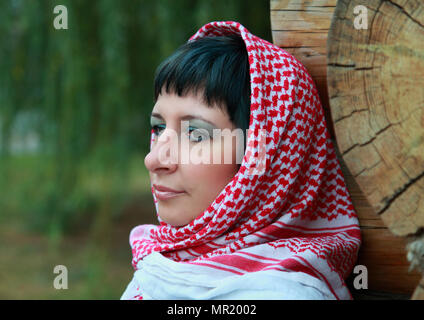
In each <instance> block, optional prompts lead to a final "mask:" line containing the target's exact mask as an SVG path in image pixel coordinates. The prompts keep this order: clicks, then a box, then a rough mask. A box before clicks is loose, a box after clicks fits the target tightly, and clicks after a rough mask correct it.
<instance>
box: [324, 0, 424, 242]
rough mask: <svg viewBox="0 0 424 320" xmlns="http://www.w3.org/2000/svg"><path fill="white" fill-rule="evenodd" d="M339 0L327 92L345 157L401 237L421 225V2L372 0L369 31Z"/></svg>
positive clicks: (356, 0) (423, 148)
mask: <svg viewBox="0 0 424 320" xmlns="http://www.w3.org/2000/svg"><path fill="white" fill-rule="evenodd" d="M362 3H363V1H360V0H352V1H347V0H343V1H339V2H338V4H337V8H336V10H335V12H334V18H333V23H332V26H331V28H330V32H329V38H328V90H329V94H330V101H331V103H330V105H331V113H332V116H333V120H334V129H335V132H336V136H337V142H338V146H339V149H340V152H341V153H342V155H343V159H344V160H345V161H346V164H347V166H348V167H349V169H350V170H351V171H352V174H353V176H354V177H355V179H356V181H357V182H358V184H359V186H360V187H361V189H362V190H363V191H364V193H365V195H366V197H367V199H368V200H369V202H370V204H371V206H373V208H374V209H375V211H376V212H377V213H378V214H380V216H381V217H382V219H383V221H384V222H385V224H386V225H387V226H388V227H389V228H390V230H391V231H392V232H393V233H395V234H396V235H400V236H407V235H412V234H415V233H417V231H419V230H420V228H424V3H423V2H422V1H420V0H409V1H404V0H393V1H382V0H373V1H368V2H367V12H368V13H367V14H368V21H369V22H368V29H365V30H363V29H361V30H357V29H356V28H355V27H354V19H355V15H354V14H353V12H354V8H355V6H357V5H360V4H362Z"/></svg>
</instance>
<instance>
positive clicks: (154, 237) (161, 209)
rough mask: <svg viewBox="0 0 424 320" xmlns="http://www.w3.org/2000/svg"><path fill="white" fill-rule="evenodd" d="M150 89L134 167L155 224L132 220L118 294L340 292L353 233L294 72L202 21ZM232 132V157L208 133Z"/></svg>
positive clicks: (319, 120) (250, 42) (291, 64)
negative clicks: (127, 274)
mask: <svg viewBox="0 0 424 320" xmlns="http://www.w3.org/2000/svg"><path fill="white" fill-rule="evenodd" d="M155 98H156V104H155V106H154V108H153V110H152V117H151V122H152V137H151V150H150V153H149V154H148V155H147V156H146V158H145V165H146V167H147V169H148V170H149V172H150V179H151V184H152V193H153V198H154V201H155V205H156V210H157V215H158V219H159V222H160V225H158V226H153V225H142V226H138V227H136V228H134V229H133V230H132V232H131V234H130V244H131V247H132V253H133V261H132V263H133V267H134V268H135V273H134V277H133V279H132V281H131V282H130V284H129V285H128V287H127V289H126V290H125V292H124V294H123V296H122V299H143V298H144V299H350V298H351V295H350V293H349V290H348V289H347V287H346V284H345V282H344V279H345V278H346V277H347V276H348V275H349V274H350V272H351V270H352V268H353V265H354V263H355V260H356V257H357V252H358V249H359V246H360V230H359V226H358V220H357V216H356V213H355V211H354V208H353V206H352V203H351V199H350V197H349V194H348V192H347V189H346V186H345V183H344V179H343V176H342V172H341V170H340V166H339V164H338V161H337V159H336V155H335V151H334V147H333V144H332V142H331V140H330V138H329V135H328V131H327V129H326V125H325V119H324V116H323V110H322V107H321V103H320V100H319V97H318V93H317V91H316V88H315V85H314V83H313V81H312V79H311V77H310V75H309V74H308V72H307V71H306V69H305V68H304V67H303V66H302V65H301V64H300V63H299V62H298V61H297V60H296V59H295V58H294V57H292V56H291V55H290V54H288V53H287V52H285V51H284V50H282V49H280V48H278V47H276V46H274V45H273V44H271V43H269V42H267V41H265V40H263V39H260V38H258V37H256V36H254V35H253V34H251V33H250V32H249V31H248V30H247V29H246V28H244V27H243V26H242V25H240V24H239V23H237V22H232V21H227V22H211V23H208V24H206V25H205V26H203V27H202V28H201V29H200V30H199V31H198V32H197V33H196V34H194V35H193V36H192V37H191V38H190V40H189V41H188V43H187V44H185V45H184V46H183V47H181V48H180V49H179V50H178V51H177V52H176V53H175V54H174V55H172V56H171V57H170V58H169V59H167V60H166V61H165V62H164V63H162V64H161V66H159V68H158V71H157V74H156V79H155ZM184 121H188V123H187V122H184ZM183 123H184V124H185V125H183ZM236 129H238V130H241V131H242V132H246V129H248V130H249V131H247V132H248V133H249V134H248V135H247V137H246V135H245V137H246V138H245V139H246V140H245V141H246V146H245V153H244V155H243V157H242V161H241V163H238V162H239V161H237V160H238V157H237V150H238V148H240V143H235V144H234V143H233V144H229V143H227V144H225V143H224V145H223V144H222V143H221V142H222V141H223V140H224V136H225V135H224V134H223V132H224V131H226V132H228V131H231V130H232V131H234V130H236ZM216 132H217V134H215V133H216ZM264 133H265V134H264ZM231 140H232V141H233V140H236V139H235V138H234V136H233V139H231ZM233 142H234V141H233ZM236 142H237V141H236ZM184 143H186V147H187V148H186V149H184V150H185V152H181V151H184V150H183V149H182V145H183V144H184ZM177 145H178V147H177ZM199 146H202V147H201V148H200V147H199ZM196 148H198V150H201V152H192V151H193V150H195V149H196ZM175 150H178V151H179V152H175ZM196 151H197V150H196ZM209 151H210V153H209ZM187 153H189V155H190V156H189V157H188V158H189V161H186V162H184V161H183V159H184V158H187ZM192 154H193V155H199V158H200V159H201V160H207V159H209V160H210V159H211V158H213V157H215V158H213V159H221V160H222V158H224V157H225V155H230V158H231V161H227V162H224V163H223V162H222V161H221V162H220V163H219V161H218V163H217V162H216V161H212V162H210V163H208V161H200V162H199V161H197V162H196V161H192V160H193V159H191V155H192ZM200 154H201V155H200ZM194 158H195V157H194ZM186 160H187V159H186ZM197 160H199V159H197Z"/></svg>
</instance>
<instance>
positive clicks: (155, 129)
mask: <svg viewBox="0 0 424 320" xmlns="http://www.w3.org/2000/svg"><path fill="white" fill-rule="evenodd" d="M150 128H151V129H152V130H153V133H154V134H155V135H156V136H159V135H160V133H161V132H162V131H163V130H164V129H165V125H164V124H159V125H153V126H150Z"/></svg>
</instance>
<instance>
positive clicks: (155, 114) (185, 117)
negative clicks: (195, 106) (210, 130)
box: [150, 112, 218, 127]
mask: <svg viewBox="0 0 424 320" xmlns="http://www.w3.org/2000/svg"><path fill="white" fill-rule="evenodd" d="M150 117H156V118H160V119H162V120H165V119H164V118H163V117H162V116H161V115H160V113H157V112H152V113H151V114H150ZM180 119H181V120H192V119H199V120H202V121H204V122H207V123H209V124H210V125H212V126H214V127H218V126H217V125H216V124H214V123H213V122H211V121H209V120H206V119H205V118H203V117H201V116H193V115H190V114H188V115H185V116H182V117H181V118H180Z"/></svg>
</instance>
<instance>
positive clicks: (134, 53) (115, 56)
mask: <svg viewBox="0 0 424 320" xmlns="http://www.w3.org/2000/svg"><path fill="white" fill-rule="evenodd" d="M56 5H65V6H66V7H67V9H68V27H69V28H68V30H56V29H54V27H53V19H54V17H55V15H54V14H53V8H54V7H55V6H56ZM214 20H235V21H239V22H241V23H242V24H243V25H245V26H246V27H247V28H248V29H249V30H250V31H251V32H253V33H255V34H257V35H258V36H260V37H262V38H264V39H266V40H268V41H271V34H270V25H269V1H258V0H232V1H228V0H215V1H206V0H205V1H200V0H199V1H195V0H177V1H176V0H154V1H153V0H151V1H147V0H125V1H116V0H94V1H86V0H60V1H59V0H40V1H33V0H3V1H1V2H0V39H2V40H1V43H0V190H1V192H0V215H1V216H2V217H0V220H2V219H6V218H5V217H7V216H14V217H17V218H19V219H21V220H22V223H23V224H25V225H27V226H28V227H29V228H31V229H35V230H38V231H41V232H44V233H47V234H50V235H51V237H52V238H55V237H57V236H58V235H60V234H62V233H63V232H65V231H67V230H70V229H72V228H74V227H75V226H77V225H80V226H81V225H84V224H89V222H90V221H96V219H100V218H99V217H103V218H102V219H106V220H107V217H113V216H114V215H118V214H119V212H120V210H121V209H122V208H123V206H124V205H125V203H126V202H127V201H128V199H130V197H131V196H133V195H134V194H137V193H138V192H142V191H147V192H149V191H148V187H149V186H148V176H147V174H146V171H145V168H144V164H143V157H144V156H143V154H145V153H146V152H147V150H148V147H149V137H150V130H149V123H148V117H147V115H148V114H149V113H150V111H151V109H152V107H153V76H154V72H155V68H156V67H157V65H158V64H159V63H160V62H161V61H162V60H163V59H164V58H165V57H167V56H168V55H170V54H171V53H172V52H173V51H174V50H175V49H176V48H177V47H179V46H180V45H181V44H183V43H184V42H185V41H187V40H188V38H189V37H190V36H191V35H192V34H194V32H195V31H197V29H198V28H199V27H201V26H202V25H203V24H205V23H207V22H210V21H214ZM25 114H27V115H28V114H32V115H34V117H32V118H30V120H28V121H26V122H22V121H21V122H20V120H19V119H21V118H22V117H23V115H25ZM28 135H32V137H37V139H38V140H37V139H36V141H38V143H36V146H35V147H34V148H32V149H29V148H26V147H20V148H17V143H18V142H22V141H23V140H25V139H27V138H28ZM140 181H141V182H140ZM105 217H106V218H105ZM100 220H101V219H100Z"/></svg>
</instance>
